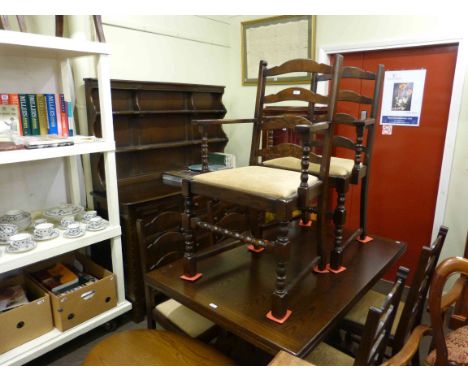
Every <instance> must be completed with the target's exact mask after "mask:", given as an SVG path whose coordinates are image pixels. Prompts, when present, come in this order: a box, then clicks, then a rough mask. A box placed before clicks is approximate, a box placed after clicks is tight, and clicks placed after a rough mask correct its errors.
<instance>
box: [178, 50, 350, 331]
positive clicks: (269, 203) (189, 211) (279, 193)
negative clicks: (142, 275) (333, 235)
mask: <svg viewBox="0 0 468 382" xmlns="http://www.w3.org/2000/svg"><path fill="white" fill-rule="evenodd" d="M341 66H342V56H337V59H336V62H335V64H334V65H333V66H330V65H325V64H319V63H317V62H315V61H313V60H308V59H296V60H291V61H288V62H285V63H284V64H282V65H280V66H276V67H272V68H268V67H267V63H266V62H265V61H261V62H260V65H259V76H258V86H257V98H256V104H255V115H254V118H251V119H236V120H198V121H193V123H194V124H195V125H198V126H199V127H200V132H201V135H202V170H203V171H204V173H202V174H200V175H196V176H194V177H193V178H191V179H184V180H183V183H182V194H183V196H184V199H185V212H184V216H183V224H182V226H183V231H184V235H185V255H184V272H183V275H182V278H183V279H184V280H187V281H192V282H193V281H196V280H197V279H198V278H200V277H201V273H199V272H198V270H197V263H198V261H199V260H200V259H201V257H200V255H199V254H195V253H194V235H193V230H194V229H195V228H196V227H201V228H204V229H208V230H210V231H212V232H222V233H223V235H225V236H229V237H232V238H234V239H236V240H241V241H242V242H244V243H246V244H250V245H252V246H253V247H252V250H253V251H254V252H259V251H261V250H266V252H267V253H272V254H273V255H274V256H275V259H276V262H277V266H276V285H275V289H274V291H273V296H272V305H271V311H270V312H268V313H267V317H268V318H269V319H271V320H273V321H276V322H279V323H282V322H284V321H285V320H286V319H287V318H288V317H289V315H290V314H291V311H290V310H289V309H288V303H287V297H288V294H289V293H290V292H291V290H292V289H293V288H294V287H295V286H296V285H297V284H298V283H299V281H300V280H301V279H303V278H304V277H305V276H306V275H307V274H308V273H310V269H309V267H307V269H304V270H303V272H302V273H301V274H300V276H298V277H296V279H295V280H293V282H291V283H289V284H288V283H287V275H286V268H287V263H288V260H289V257H290V249H291V243H290V240H289V237H288V229H289V223H290V221H292V220H293V217H294V212H295V211H297V210H304V209H307V208H308V206H309V205H310V203H311V201H312V200H314V199H316V198H318V199H319V211H318V227H317V257H315V258H313V260H312V261H311V263H310V268H312V267H313V266H314V265H316V264H317V262H318V268H319V269H324V268H325V266H326V260H327V259H326V255H325V253H324V250H323V245H324V243H323V242H324V240H325V230H326V227H325V218H326V216H325V215H326V201H327V192H326V190H327V189H328V169H329V165H330V153H331V148H332V139H331V137H332V134H333V125H332V124H330V123H328V121H329V120H330V121H331V120H332V119H333V118H334V113H335V103H336V95H337V91H338V86H339V80H340V77H341V71H342V68H341ZM292 72H306V73H311V74H316V73H324V74H329V75H331V76H332V78H333V80H332V87H331V89H330V93H329V95H328V96H326V97H325V96H321V95H318V94H316V93H315V92H313V91H311V90H308V89H303V88H298V87H292V88H288V89H284V90H281V91H280V92H278V93H276V94H269V95H265V88H266V81H267V79H268V78H272V77H273V78H275V77H277V76H279V75H282V74H286V73H292ZM284 101H296V102H299V101H300V102H305V103H306V104H315V103H323V104H326V105H328V114H327V121H324V122H320V123H312V122H311V121H310V120H308V119H306V118H302V117H297V116H294V115H289V116H286V115H285V116H271V117H266V116H263V115H262V112H263V105H264V104H265V103H276V102H284ZM227 123H253V129H254V132H253V135H252V148H251V165H250V166H246V167H241V168H234V169H227V170H221V171H214V172H207V171H208V144H207V141H208V139H207V127H209V126H210V125H216V124H218V125H219V124H227ZM265 124H268V125H269V127H270V128H272V129H275V128H278V129H283V128H287V129H296V131H298V132H299V133H300V134H301V135H302V142H303V147H302V148H301V155H302V167H301V172H300V173H297V172H294V171H288V170H283V169H275V168H268V167H264V166H261V165H260V164H261V163H258V162H256V161H253V160H252V157H257V156H258V151H257V150H258V145H259V140H260V134H259V133H258V132H259V131H261V129H262V126H264V125H265ZM317 131H322V132H323V134H324V136H325V139H324V142H325V143H324V147H323V155H322V160H321V164H320V171H319V174H318V176H310V175H309V174H308V166H309V153H310V140H311V136H312V134H313V133H314V132H317ZM278 150H279V152H278V155H281V156H284V155H285V153H284V152H283V151H281V148H279V149H278ZM194 195H203V196H207V197H209V198H213V199H219V200H223V201H226V202H230V203H234V204H237V205H241V206H246V207H251V208H254V209H256V210H258V211H264V212H270V213H273V214H275V217H276V219H277V220H278V221H279V223H278V235H277V237H276V240H272V241H268V242H267V241H265V240H263V239H262V238H258V236H257V237H252V236H250V235H242V234H239V233H235V232H231V231H229V230H227V229H221V228H219V227H218V226H216V225H213V224H209V223H206V222H203V221H201V220H200V219H199V218H197V217H196V216H195V215H194V213H193V207H192V199H193V196H194Z"/></svg>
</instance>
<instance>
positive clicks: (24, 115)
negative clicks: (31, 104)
mask: <svg viewBox="0 0 468 382" xmlns="http://www.w3.org/2000/svg"><path fill="white" fill-rule="evenodd" d="M18 101H19V106H20V112H21V124H22V126H23V135H32V130H31V118H30V116H29V113H28V99H27V97H26V94H18Z"/></svg>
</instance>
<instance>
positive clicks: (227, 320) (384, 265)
mask: <svg viewBox="0 0 468 382" xmlns="http://www.w3.org/2000/svg"><path fill="white" fill-rule="evenodd" d="M291 235H292V245H293V250H292V251H293V252H292V253H293V254H296V255H293V256H292V257H291V261H290V262H289V264H288V275H287V277H288V278H290V277H291V278H292V277H294V276H295V275H297V274H298V273H299V272H300V271H301V270H302V269H303V266H304V265H305V264H307V263H309V262H310V260H311V257H313V256H315V253H313V251H314V248H315V245H313V241H314V238H315V235H314V234H313V232H311V231H310V228H301V227H297V226H295V227H294V228H293V232H292V233H291ZM330 244H331V243H330ZM405 250H406V244H404V243H401V242H398V241H394V240H389V239H385V238H381V237H374V240H373V241H371V242H369V243H367V244H361V243H359V242H357V241H355V242H354V243H352V244H350V245H349V246H348V247H347V248H346V251H345V254H344V261H343V265H344V266H345V267H347V270H346V271H345V272H342V273H340V274H333V273H329V274H313V273H312V272H311V274H310V276H307V277H306V278H305V279H304V280H303V281H302V282H301V283H300V284H299V285H298V288H297V290H296V291H295V293H292V294H291V296H290V300H289V301H290V308H291V310H292V315H291V317H290V318H289V319H288V320H287V321H286V322H285V323H284V324H282V325H281V324H277V323H274V322H272V321H270V320H268V319H267V318H266V317H265V314H266V313H267V312H268V311H269V310H270V304H271V293H272V290H273V287H274V282H275V277H274V275H275V266H276V262H275V261H274V258H273V256H272V255H269V254H264V255H262V256H261V257H259V258H255V257H252V255H251V254H250V252H249V251H248V250H247V249H246V247H245V246H240V247H237V248H234V249H232V250H229V251H226V252H224V253H222V254H218V255H216V256H214V257H210V258H207V259H205V260H202V261H200V262H199V271H200V272H202V274H203V277H202V278H201V279H199V280H197V281H196V282H194V283H190V282H187V281H183V280H181V279H180V276H181V274H182V260H177V261H175V262H173V263H171V264H168V265H166V266H164V267H162V268H159V269H156V270H153V271H151V272H149V273H147V274H146V275H145V280H146V282H147V283H148V285H149V286H150V287H153V288H155V289H157V290H159V291H160V292H162V293H164V294H165V295H167V296H169V297H171V298H173V299H175V300H177V301H179V302H180V303H182V304H184V305H186V306H187V307H189V308H191V309H193V310H194V311H196V312H198V313H200V314H201V315H203V316H205V317H207V318H208V319H210V320H212V321H213V322H215V323H216V324H218V325H220V326H221V327H223V328H225V329H227V330H229V331H231V332H232V333H234V334H236V335H238V336H239V337H241V338H243V339H244V340H246V341H248V342H250V343H252V344H253V345H255V346H257V347H258V348H260V349H263V350H264V351H267V352H268V353H270V354H272V355H275V354H276V353H277V352H278V351H280V350H285V351H287V352H289V353H291V354H293V355H296V356H298V357H303V356H305V355H307V354H308V353H309V352H310V351H311V350H312V349H313V348H314V347H315V346H316V345H317V344H318V343H319V342H320V341H322V340H323V338H324V337H325V336H326V334H327V333H328V332H329V331H330V330H331V329H332V328H333V327H334V326H335V325H336V324H337V323H338V322H339V321H340V320H341V319H342V318H343V317H344V316H345V315H346V313H347V312H348V311H349V310H350V309H351V308H352V306H353V305H354V304H355V303H356V302H357V301H358V300H359V299H360V298H361V297H362V296H363V295H364V294H365V293H366V292H367V291H368V290H369V289H371V288H372V286H373V285H374V284H375V283H376V282H377V281H378V280H379V279H380V278H381V277H382V275H383V274H384V273H385V272H386V271H387V270H388V269H389V268H390V267H391V266H392V264H393V263H394V262H395V261H396V260H397V259H398V258H399V257H400V256H401V255H402V254H403V253H404V251H405ZM299 254H300V255H299Z"/></svg>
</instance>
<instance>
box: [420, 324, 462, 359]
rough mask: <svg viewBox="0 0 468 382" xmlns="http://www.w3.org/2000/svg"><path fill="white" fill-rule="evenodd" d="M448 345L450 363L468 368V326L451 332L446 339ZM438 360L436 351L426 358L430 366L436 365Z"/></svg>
mask: <svg viewBox="0 0 468 382" xmlns="http://www.w3.org/2000/svg"><path fill="white" fill-rule="evenodd" d="M445 343H446V344H447V353H448V361H449V363H452V364H455V365H459V366H468V325H465V326H462V327H461V328H458V329H456V330H454V331H453V332H450V333H449V334H448V335H447V336H446V337H445ZM435 360H436V351H435V350H433V351H431V352H430V353H429V355H428V356H427V357H426V363H427V364H428V365H431V366H432V365H434V363H435Z"/></svg>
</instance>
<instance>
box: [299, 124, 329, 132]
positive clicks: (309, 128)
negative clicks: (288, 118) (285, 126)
mask: <svg viewBox="0 0 468 382" xmlns="http://www.w3.org/2000/svg"><path fill="white" fill-rule="evenodd" d="M329 125H330V124H329V123H328V122H318V123H312V124H310V125H296V128H295V129H296V131H297V132H299V133H307V132H309V133H316V132H318V131H323V130H327V129H328V127H329Z"/></svg>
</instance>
